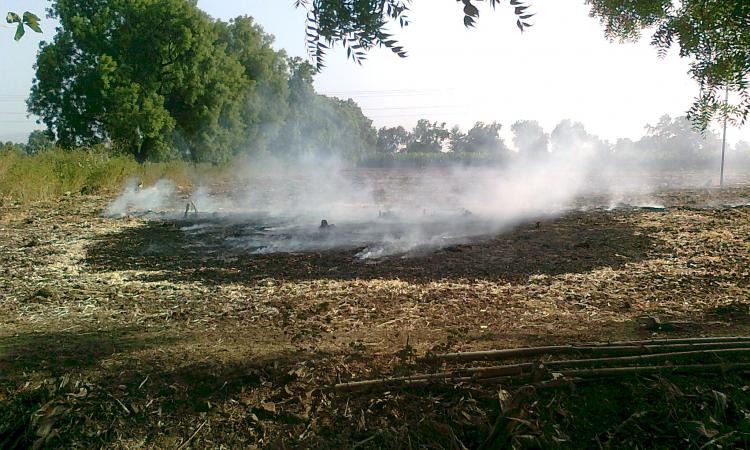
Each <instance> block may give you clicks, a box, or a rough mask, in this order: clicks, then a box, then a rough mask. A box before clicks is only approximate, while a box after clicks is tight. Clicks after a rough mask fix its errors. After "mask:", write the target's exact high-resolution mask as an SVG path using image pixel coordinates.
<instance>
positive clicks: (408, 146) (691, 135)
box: [362, 115, 750, 167]
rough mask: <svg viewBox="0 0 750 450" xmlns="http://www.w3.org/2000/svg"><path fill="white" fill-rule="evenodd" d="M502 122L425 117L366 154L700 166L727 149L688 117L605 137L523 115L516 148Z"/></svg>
mask: <svg viewBox="0 0 750 450" xmlns="http://www.w3.org/2000/svg"><path fill="white" fill-rule="evenodd" d="M500 130H501V125H500V124H498V123H497V122H493V123H491V124H485V123H483V122H477V123H476V124H475V125H474V126H473V127H472V128H471V129H469V130H468V131H467V132H463V131H462V130H461V129H460V128H459V127H458V126H454V127H453V128H451V129H448V128H447V127H446V124H445V123H444V122H442V123H441V122H430V121H428V120H424V119H422V120H420V121H419V122H418V123H417V125H416V127H414V129H412V130H407V129H405V128H404V127H402V126H398V127H383V128H381V129H379V130H378V139H377V154H375V155H371V156H369V157H366V158H365V159H364V160H363V161H362V163H363V164H364V165H368V166H393V165H410V166H411V165H425V164H450V163H461V164H469V165H472V164H478V165H482V164H488V163H491V164H502V163H506V162H508V161H510V160H512V159H517V158H531V159H538V158H543V157H545V155H550V154H553V153H554V154H569V155H574V154H577V155H585V156H586V157H588V158H591V159H606V160H609V161H614V162H618V163H623V164H629V163H632V164H644V163H647V164H649V165H652V166H658V165H663V166H665V167H668V166H682V167H697V166H705V165H707V164H712V163H715V162H716V160H717V157H718V156H719V154H720V151H721V140H720V139H719V136H718V135H717V134H716V133H714V132H712V131H711V130H707V131H706V132H705V133H704V134H701V133H700V132H698V131H696V130H695V129H694V128H693V126H692V123H691V122H690V121H689V120H688V119H687V118H686V117H684V116H682V117H676V118H672V117H670V116H668V115H664V116H662V117H661V118H660V119H659V122H658V123H656V124H655V125H646V133H645V134H644V136H643V137H641V138H640V139H638V140H636V141H633V140H632V139H618V140H617V141H616V142H615V143H611V142H609V141H606V140H603V139H601V138H599V137H598V136H596V135H593V134H590V133H589V132H587V131H586V128H585V127H584V125H583V124H582V123H580V122H574V121H571V120H567V119H566V120H563V121H561V122H560V123H558V124H557V125H556V126H555V128H554V129H553V130H552V132H551V133H547V132H546V131H545V130H544V128H543V127H542V126H541V125H540V124H539V122H537V121H534V120H521V121H517V122H515V123H514V124H513V125H511V132H512V133H513V138H512V139H513V147H514V149H511V148H510V147H509V146H508V145H506V143H505V141H504V140H503V139H502V138H501V137H500ZM728 155H729V157H730V158H731V159H732V160H733V161H736V162H742V163H743V164H750V143H748V142H746V141H740V142H738V143H737V144H736V145H735V146H734V147H730V148H729V149H728Z"/></svg>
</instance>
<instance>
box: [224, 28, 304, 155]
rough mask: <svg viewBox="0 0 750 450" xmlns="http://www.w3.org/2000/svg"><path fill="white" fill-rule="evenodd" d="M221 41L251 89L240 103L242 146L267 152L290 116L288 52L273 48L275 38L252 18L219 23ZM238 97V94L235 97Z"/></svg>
mask: <svg viewBox="0 0 750 450" xmlns="http://www.w3.org/2000/svg"><path fill="white" fill-rule="evenodd" d="M217 27H218V28H219V34H220V42H221V43H223V44H225V45H226V48H227V53H228V54H229V55H230V56H231V57H233V58H235V59H237V60H238V61H239V63H240V64H241V65H242V68H243V69H244V75H245V78H246V79H247V80H248V82H249V83H248V87H247V89H246V91H245V93H244V98H243V99H242V101H241V104H240V114H241V117H242V123H243V125H244V127H245V132H244V137H243V142H242V147H243V148H245V149H248V150H251V151H263V150H265V149H266V147H267V146H268V143H269V142H270V141H271V140H272V139H273V138H275V137H276V135H277V133H278V131H279V129H280V128H281V126H282V125H283V123H284V119H285V118H286V115H287V113H288V98H287V97H288V95H289V87H288V80H289V68H288V66H287V57H286V53H285V52H284V51H283V50H282V51H276V50H274V48H273V41H274V38H273V36H271V35H269V34H267V33H265V32H264V31H263V28H262V27H261V26H260V25H258V24H257V23H255V21H254V19H253V18H252V17H249V16H240V17H237V18H235V19H232V20H231V21H230V22H229V23H228V24H227V23H224V22H217ZM235 95H236V94H235Z"/></svg>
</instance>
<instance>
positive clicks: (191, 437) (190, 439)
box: [177, 420, 208, 450]
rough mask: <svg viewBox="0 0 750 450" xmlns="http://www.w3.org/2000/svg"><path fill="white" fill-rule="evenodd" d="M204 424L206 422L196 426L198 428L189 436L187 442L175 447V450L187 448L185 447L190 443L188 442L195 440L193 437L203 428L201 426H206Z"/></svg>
mask: <svg viewBox="0 0 750 450" xmlns="http://www.w3.org/2000/svg"><path fill="white" fill-rule="evenodd" d="M206 422H208V420H204V421H203V423H202V424H200V425H199V426H198V428H196V429H195V431H193V434H191V435H190V437H189V438H187V441H185V442H183V443H182V444H181V445H180V446H179V447H177V450H182V449H184V448H185V447H187V445H188V444H189V443H190V441H192V440H193V439H194V438H195V436H196V435H197V434H198V432H199V431H200V430H201V428H203V426H204V425H205V424H206Z"/></svg>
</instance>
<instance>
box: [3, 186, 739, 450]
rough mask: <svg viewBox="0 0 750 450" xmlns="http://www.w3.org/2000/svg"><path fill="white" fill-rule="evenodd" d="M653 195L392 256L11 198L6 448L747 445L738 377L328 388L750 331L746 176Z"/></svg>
mask: <svg viewBox="0 0 750 450" xmlns="http://www.w3.org/2000/svg"><path fill="white" fill-rule="evenodd" d="M657 197H658V199H659V200H660V201H662V202H663V203H664V204H665V205H666V206H667V208H666V209H665V210H657V209H653V210H649V209H637V208H633V209H617V210H613V211H605V210H592V211H589V212H575V213H570V214H567V215H565V216H563V217H560V218H558V219H555V220H549V221H544V222H543V223H541V224H540V225H539V226H537V224H535V223H529V224H522V225H520V226H518V227H516V228H515V229H513V230H511V231H509V232H506V233H502V234H498V235H495V236H487V237H484V238H478V239H475V240H474V241H472V242H469V243H465V244H460V245H455V246H451V247H447V248H444V249H440V250H435V251H430V252H426V253H424V254H421V255H417V256H413V257H410V258H401V257H398V256H395V257H389V258H385V259H383V260H378V261H362V260H359V259H357V258H355V257H354V256H353V252H352V251H351V250H332V251H326V252H317V253H301V254H272V255H248V254H243V253H241V252H236V251H235V252H230V251H228V250H227V249H226V248H224V247H223V245H222V238H223V236H208V237H206V239H205V240H204V241H203V242H202V243H201V245H200V246H196V245H194V242H190V241H189V240H188V238H187V237H186V235H185V233H183V232H182V231H180V227H181V226H183V225H184V223H179V222H174V221H160V220H148V219H145V218H140V219H139V218H128V219H107V218H103V217H102V216H101V211H102V209H103V208H105V206H106V204H107V201H108V199H105V198H99V197H85V196H68V197H64V198H61V199H60V200H59V201H56V202H50V203H39V204H33V205H30V206H19V205H14V204H12V203H11V202H7V201H6V202H5V203H4V204H3V205H2V206H0V447H3V448H25V447H29V446H37V447H50V448H53V447H54V448H58V447H64V448H98V447H102V448H104V447H106V448H124V449H130V448H180V449H183V448H188V447H189V448H252V447H273V448H310V447H318V448H346V447H349V448H354V447H357V448H391V447H395V448H479V447H481V446H483V445H484V446H485V448H505V447H519V448H520V447H560V448H585V447H592V448H599V447H614V448H617V447H635V446H640V447H644V446H645V447H673V446H678V447H683V448H689V447H695V448H698V447H701V446H704V445H707V448H714V447H716V446H721V445H723V446H724V447H725V448H726V447H732V446H736V447H742V446H743V442H744V443H746V439H747V437H748V436H750V434H748V433H749V432H750V398H748V396H749V395H750V394H748V393H747V391H748V386H747V384H750V383H748V376H747V375H746V374H743V373H733V374H723V375H722V374H719V375H711V376H709V377H705V376H693V377H677V376H674V377H669V378H666V377H639V378H637V379H627V380H620V379H618V380H608V381H604V382H592V383H587V384H585V385H583V386H577V387H575V388H570V389H568V388H565V389H563V390H562V391H560V390H554V389H553V390H544V391H541V390H540V391H539V392H537V391H535V390H531V391H530V390H529V389H528V388H524V387H514V386H499V385H482V386H479V385H476V384H471V383H435V384H434V385H430V386H423V387H419V388H408V389H407V388H404V389H391V390H389V391H385V392H383V391H378V392H355V393H340V392H336V391H333V390H331V389H330V387H331V386H332V385H334V384H336V383H339V382H342V381H350V380H363V379H371V378H378V377H383V376H388V375H400V374H405V373H413V372H425V371H428V370H436V369H437V368H434V367H426V366H425V365H423V364H422V363H420V362H419V361H418V360H417V357H419V356H423V355H426V354H428V353H430V352H432V353H442V352H457V351H471V350H484V349H494V348H508V347H517V346H528V345H547V344H559V343H580V342H606V341H610V340H625V339H644V338H650V337H678V336H707V335H710V336H720V335H748V334H750V208H747V207H734V208H729V207H717V206H715V205H722V204H730V203H731V204H738V203H743V202H744V203H748V198H750V186H742V185H738V186H735V187H732V188H727V189H724V190H722V191H718V190H711V191H708V190H693V191H689V190H681V191H668V192H662V193H659V194H657ZM707 205H708V206H711V205H714V206H712V207H706V206H707ZM643 317H656V318H659V319H660V320H661V321H662V322H667V323H674V324H675V326H673V327H669V330H667V329H666V328H665V329H663V330H659V329H650V330H646V329H644V328H643V327H639V326H638V323H639V318H643ZM657 405H658V406H657ZM508 411H516V412H514V413H513V414H512V415H509V413H508ZM500 417H503V418H504V419H503V420H509V421H510V422H509V423H510V424H511V425H512V426H511V425H509V424H504V425H502V427H499V426H498V423H499V421H500ZM509 417H510V418H511V419H512V420H511V419H508V418H509Z"/></svg>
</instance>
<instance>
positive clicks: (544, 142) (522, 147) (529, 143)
mask: <svg viewBox="0 0 750 450" xmlns="http://www.w3.org/2000/svg"><path fill="white" fill-rule="evenodd" d="M510 129H511V131H513V145H514V146H515V147H516V149H517V150H518V152H519V153H520V154H521V155H524V156H539V155H545V154H547V152H549V134H547V133H545V132H544V129H543V128H542V126H541V125H539V122H537V121H536V120H519V121H517V122H516V123H514V124H513V125H511V126H510Z"/></svg>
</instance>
